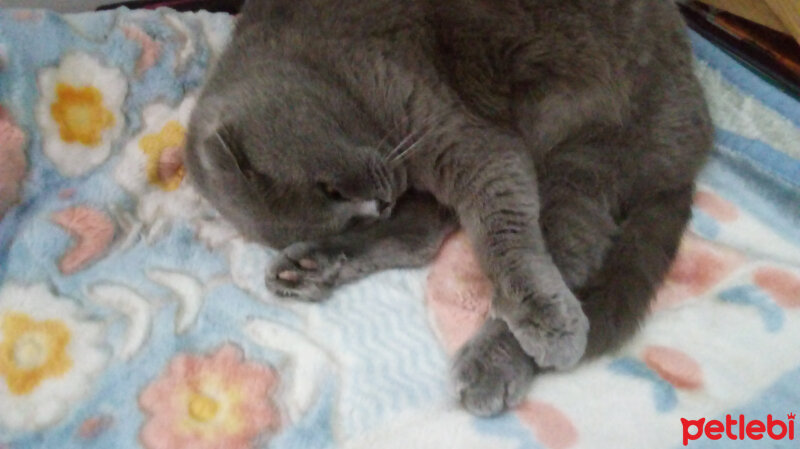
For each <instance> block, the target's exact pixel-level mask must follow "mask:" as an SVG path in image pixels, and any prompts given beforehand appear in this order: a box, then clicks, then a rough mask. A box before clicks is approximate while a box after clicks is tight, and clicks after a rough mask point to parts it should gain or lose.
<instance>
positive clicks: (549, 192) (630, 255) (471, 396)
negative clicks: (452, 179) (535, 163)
mask: <svg viewBox="0 0 800 449" xmlns="http://www.w3.org/2000/svg"><path fill="white" fill-rule="evenodd" d="M574 185H575V184H574V183H565V184H560V185H551V186H548V187H544V188H543V196H544V198H543V201H544V207H543V210H542V227H543V230H544V232H545V239H546V241H547V244H548V249H549V250H550V252H551V254H552V255H553V258H554V260H555V262H556V264H557V265H558V266H559V269H560V270H561V272H562V275H563V276H564V279H565V280H566V281H567V282H568V283H569V284H570V287H571V288H573V289H574V290H575V291H576V295H577V296H578V299H579V300H580V301H581V306H582V308H583V311H584V313H585V314H586V316H587V318H588V319H589V336H588V342H587V349H586V353H585V354H584V359H586V358H590V357H594V356H598V355H602V354H604V353H607V352H608V351H611V350H613V349H615V348H617V347H618V346H620V345H621V344H623V343H624V342H625V341H627V339H629V338H630V337H631V336H632V335H633V333H634V332H635V331H636V329H637V328H638V326H639V323H640V322H641V320H642V319H643V318H644V316H645V315H646V313H647V310H648V309H649V305H650V303H651V300H652V298H653V296H654V294H655V290H656V288H657V287H658V285H659V284H660V282H661V280H662V279H663V277H664V276H665V275H666V272H667V270H668V269H669V267H670V265H671V263H672V260H673V258H674V256H675V253H676V252H677V249H678V246H679V243H680V239H681V236H682V235H683V231H684V228H685V226H686V223H687V221H688V219H689V215H690V211H691V198H692V193H693V187H692V186H686V187H682V188H678V189H675V190H671V191H664V192H660V193H657V194H654V195H652V196H650V197H649V198H648V199H647V200H644V201H641V202H640V203H639V204H636V205H633V206H632V207H630V209H629V210H627V211H624V213H623V217H622V220H621V221H620V222H619V225H616V226H615V223H616V221H615V220H613V218H612V217H611V214H610V213H609V212H608V211H607V210H606V209H605V208H603V207H596V205H598V204H603V203H602V202H598V200H602V195H603V189H602V188H599V187H598V188H597V189H596V190H592V189H587V190H583V191H575V190H574ZM589 192H591V193H589ZM609 193H610V192H609ZM598 195H600V197H598ZM591 224H595V226H591ZM515 342H516V340H515V339H514V335H513V334H512V333H511V332H510V331H509V330H508V329H507V328H502V327H498V326H497V324H496V323H493V322H491V321H490V322H487V323H486V324H485V325H484V327H483V329H482V330H481V331H480V332H479V333H478V334H477V335H476V336H475V337H474V338H473V339H472V340H470V341H469V342H468V343H467V344H466V345H465V347H464V348H463V349H462V350H461V351H460V352H459V354H458V355H457V358H456V362H455V364H454V375H455V377H456V380H455V382H456V387H457V389H458V394H459V396H460V399H461V402H462V404H463V405H464V406H465V407H466V408H467V409H468V410H470V411H471V412H473V413H476V414H479V415H486V414H493V413H499V412H501V411H502V410H503V409H505V408H507V407H512V406H514V405H516V404H517V403H519V402H520V401H521V400H522V398H523V396H524V394H525V391H526V389H525V388H520V386H521V385H522V386H527V385H525V384H520V382H519V381H518V379H523V380H525V381H527V382H528V383H530V382H531V381H532V380H533V377H534V376H535V374H536V373H537V372H539V371H541V370H540V368H538V367H537V366H536V364H535V362H534V361H533V359H532V358H530V357H528V356H526V355H525V353H524V352H522V351H521V348H520V347H519V345H518V343H517V344H516V346H515ZM489 360H491V361H492V363H495V364H499V365H500V366H494V367H488V366H487V361H489ZM512 379H514V380H513V382H514V384H513V385H514V386H513V388H511V386H512Z"/></svg>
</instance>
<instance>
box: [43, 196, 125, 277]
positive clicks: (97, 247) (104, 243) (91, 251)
mask: <svg viewBox="0 0 800 449" xmlns="http://www.w3.org/2000/svg"><path fill="white" fill-rule="evenodd" d="M53 222H55V223H56V224H58V225H59V226H61V227H62V228H64V229H65V230H66V231H67V232H69V233H70V234H71V235H73V236H74V237H75V240H76V244H75V246H73V247H72V248H70V249H69V250H67V252H66V253H65V254H64V256H63V257H62V258H61V261H60V262H59V264H58V267H59V269H60V270H61V272H62V273H63V274H65V275H70V274H74V273H76V272H78V271H80V270H82V269H83V268H84V267H86V266H87V265H89V264H90V263H91V262H93V261H95V260H97V259H98V258H100V257H101V256H102V255H103V254H104V253H105V252H106V249H107V248H108V246H109V245H110V244H111V241H112V240H114V223H113V222H112V221H111V220H110V219H109V218H108V217H107V216H106V215H105V214H104V213H102V212H100V211H98V210H95V209H92V208H91V207H86V206H78V207H73V208H70V209H65V210H62V211H60V212H57V213H55V214H54V215H53Z"/></svg>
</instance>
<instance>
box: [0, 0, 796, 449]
mask: <svg viewBox="0 0 800 449" xmlns="http://www.w3.org/2000/svg"><path fill="white" fill-rule="evenodd" d="M232 25H233V19H232V18H231V17H230V16H226V15H212V14H207V13H198V14H188V13H187V14H179V13H176V12H174V11H171V10H167V9H162V10H157V11H146V12H145V11H129V10H125V9H122V10H119V11H115V12H107V13H90V14H81V15H66V16H59V15H56V14H52V13H44V12H39V11H19V10H17V11H14V10H0V217H2V221H0V448H2V449H33V448H48V449H55V448H58V449H69V448H112V447H113V448H118V449H133V448H146V449H188V448H192V449H204V448H208V449H246V448H256V447H263V448H267V447H268V448H273V449H315V448H321V449H322V448H347V449H361V448H363V449H374V448H386V449H389V448H398V449H400V448H402V449H406V448H414V449H426V448H430V449H442V448H452V449H472V448H475V449H478V448H480V449H526V448H552V449H567V448H592V449H597V448H649V449H658V448H677V447H683V443H684V442H687V443H688V444H690V445H692V446H693V447H725V446H726V445H728V444H732V442H731V439H730V436H729V434H727V435H726V434H724V433H723V434H722V435H723V436H724V438H726V439H723V440H722V441H719V440H717V439H712V438H710V437H709V436H708V435H711V436H712V437H713V436H716V437H720V435H719V433H717V434H716V435H714V434H713V433H709V432H706V433H705V434H704V433H702V429H697V428H696V427H695V428H688V427H687V426H686V425H685V424H684V423H683V422H682V421H681V419H682V418H684V419H688V420H698V419H701V418H707V419H709V420H711V419H714V418H716V419H720V420H721V422H722V423H723V424H725V425H727V426H730V423H727V424H726V423H725V417H726V415H732V416H734V417H738V416H740V415H741V416H746V419H761V420H766V419H767V415H768V414H769V415H773V417H774V418H775V419H781V420H783V421H782V422H784V423H785V424H786V425H788V426H790V427H792V426H794V421H793V420H790V419H789V418H788V417H787V416H786V415H787V414H788V413H790V412H796V411H797V410H798V408H800V344H798V341H800V231H798V230H799V229H800V160H799V159H800V104H798V103H797V102H795V101H793V100H792V99H790V98H789V97H787V96H784V95H783V94H781V93H780V92H778V91H777V90H775V89H774V88H773V87H771V86H770V85H768V84H766V83H764V82H763V81H761V80H760V79H758V78H757V77H755V76H754V75H752V74H751V73H750V72H748V71H747V70H745V69H744V68H743V67H741V66H739V65H738V64H736V63H735V62H733V61H732V60H730V59H729V58H728V57H727V56H725V55H724V54H722V53H721V52H720V51H719V50H717V49H716V48H714V47H713V46H711V45H710V44H709V43H708V42H706V41H704V40H703V39H701V38H699V37H697V36H693V43H694V45H695V49H696V53H697V56H698V63H697V73H698V74H699V75H700V77H701V78H702V80H703V83H704V85H705V87H706V90H707V94H708V96H709V99H710V103H711V107H712V111H713V115H714V119H715V122H716V125H717V130H718V145H717V149H716V152H715V153H714V156H713V157H712V159H711V161H710V162H709V165H708V167H707V169H706V170H705V171H704V173H703V175H702V178H701V180H700V182H699V188H698V192H697V197H696V207H695V209H694V218H693V220H692V224H691V229H690V231H689V232H688V233H687V236H686V239H685V242H684V245H683V248H682V251H681V253H680V256H679V257H678V260H677V262H676V264H675V267H674V269H673V270H672V273H671V274H670V276H669V279H668V280H667V282H666V283H665V285H664V287H663V289H662V290H661V292H660V294H659V295H658V300H657V301H656V303H655V305H654V307H653V311H652V314H651V316H650V317H649V319H648V320H647V322H646V323H645V325H644V326H643V329H642V332H641V334H640V335H639V336H638V337H637V338H636V339H635V340H634V341H633V342H631V343H630V344H628V345H627V346H626V347H625V348H623V349H622V350H620V351H619V352H618V353H616V354H612V355H609V356H607V357H604V358H602V359H600V360H597V361H594V362H592V363H590V364H586V365H583V366H581V367H579V368H577V369H575V370H574V371H572V372H569V373H562V374H547V375H544V376H542V377H541V378H539V379H538V380H537V382H536V383H535V385H534V387H533V389H532V390H531V392H530V396H529V398H528V400H527V401H526V402H525V403H524V404H523V405H522V406H521V407H519V408H518V409H517V410H515V411H513V412H512V413H508V414H506V415H504V416H502V417H499V418H495V419H478V418H474V417H472V416H469V415H468V414H466V413H464V412H463V411H461V410H460V409H459V407H458V406H457V405H456V401H455V399H454V398H453V395H452V393H451V391H450V389H449V387H448V386H449V383H448V359H449V355H450V354H452V352H453V351H454V350H455V349H456V348H458V346H459V345H460V344H462V343H463V341H464V340H465V339H466V338H468V337H469V335H470V334H471V333H472V332H473V331H474V329H475V328H476V327H477V326H478V325H479V324H480V322H481V320H483V318H484V317H485V314H486V311H487V310H488V289H487V285H486V281H485V279H483V278H482V275H481V273H480V271H479V270H478V269H477V268H476V265H475V263H474V259H472V257H471V250H470V248H469V244H468V242H466V240H465V239H464V238H463V237H462V236H455V237H453V238H451V239H450V241H449V242H448V243H447V245H446V247H445V248H444V249H443V251H442V253H441V255H440V256H439V258H438V260H437V261H436V262H435V263H434V264H433V266H432V268H430V269H426V270H411V271H393V272H386V273H382V274H378V275H374V276H371V277H370V278H368V279H366V280H364V281H362V282H359V283H356V284H354V285H351V286H348V287H346V288H343V289H341V290H340V291H339V292H338V293H337V294H336V295H335V296H334V297H333V298H332V299H331V300H330V301H328V302H326V303H324V304H321V305H307V304H297V303H292V302H287V301H283V300H279V299H277V298H275V297H273V296H271V295H270V294H269V293H268V292H267V291H266V290H265V288H264V286H263V285H262V279H263V273H264V271H265V267H266V265H267V263H268V261H269V259H270V257H271V256H272V252H271V251H270V250H268V249H265V248H262V247H259V246H257V245H254V244H252V243H249V242H247V241H245V240H243V239H242V238H240V237H239V236H238V235H237V233H236V232H235V231H233V230H232V229H231V228H230V227H229V226H228V225H227V224H226V223H225V222H224V221H223V220H221V219H220V218H219V217H218V216H217V215H216V214H215V213H214V212H213V210H210V209H209V208H208V207H207V206H206V205H205V204H204V203H203V201H201V200H200V199H199V198H198V197H197V195H196V194H195V193H194V191H193V190H192V187H191V186H190V185H189V183H188V182H185V179H184V170H183V166H182V154H183V145H184V141H185V132H186V125H187V119H188V115H189V113H190V111H191V109H192V106H193V102H194V98H195V96H196V95H197V91H198V87H199V86H200V84H201V81H202V78H203V75H204V73H205V71H206V70H207V67H208V66H209V64H212V63H213V61H214V58H215V56H216V55H217V54H218V53H219V51H220V49H221V48H222V47H223V46H224V45H225V42H226V37H227V36H228V35H229V33H230V30H231V27H232ZM770 419H772V418H770ZM701 426H702V424H701ZM748 428H749V427H748ZM705 430H708V427H706V429H705ZM712 430H713V429H712ZM793 430H794V429H793V427H792V431H793ZM733 435H734V436H736V435H737V433H736V432H735V431H734V433H733ZM772 435H773V434H769V435H767V434H764V435H761V436H763V437H764V438H765V439H766V441H760V442H759V441H756V440H754V439H749V440H748V441H744V442H743V441H739V442H738V443H740V445H737V447H756V445H758V444H771V445H772V446H771V447H794V446H792V445H793V444H796V442H794V441H793V440H790V439H789V436H788V434H787V435H784V437H783V439H780V438H777V436H779V435H777V434H775V437H776V438H773V437H772ZM791 435H794V433H791ZM797 435H798V437H800V431H798V432H797ZM687 436H688V437H687ZM745 436H746V435H745ZM726 443H727V444H726ZM748 444H750V445H749V446H748ZM758 447H765V446H758Z"/></svg>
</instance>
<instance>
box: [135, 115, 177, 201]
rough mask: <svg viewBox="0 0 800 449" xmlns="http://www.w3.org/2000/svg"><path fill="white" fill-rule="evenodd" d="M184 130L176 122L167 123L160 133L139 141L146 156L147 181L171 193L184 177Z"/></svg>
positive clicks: (149, 135)
mask: <svg viewBox="0 0 800 449" xmlns="http://www.w3.org/2000/svg"><path fill="white" fill-rule="evenodd" d="M185 143H186V129H185V128H184V127H183V126H182V125H181V124H180V123H179V122H178V121H176V120H171V121H169V122H167V124H166V125H165V126H164V128H162V129H161V131H160V132H158V133H155V134H148V135H146V136H144V137H142V139H141V140H140V141H139V148H140V149H141V150H142V152H143V153H144V154H145V155H147V168H146V170H147V180H148V182H149V183H150V184H153V185H156V186H158V187H160V188H161V189H162V190H165V191H167V192H171V191H173V190H175V189H177V188H178V187H180V185H181V181H183V176H184V167H183V146H184V144H185Z"/></svg>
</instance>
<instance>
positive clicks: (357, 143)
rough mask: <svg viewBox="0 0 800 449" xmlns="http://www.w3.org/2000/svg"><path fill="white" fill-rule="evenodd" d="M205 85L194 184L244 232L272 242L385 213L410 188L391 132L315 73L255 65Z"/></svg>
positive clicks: (194, 140)
mask: <svg viewBox="0 0 800 449" xmlns="http://www.w3.org/2000/svg"><path fill="white" fill-rule="evenodd" d="M248 70H251V71H252V72H251V73H248V74H246V76H241V74H237V75H240V76H236V75H232V76H230V79H229V80H225V79H224V77H223V79H220V72H218V73H217V75H216V76H215V79H212V80H211V82H209V83H208V84H207V86H206V88H205V90H204V94H203V95H202V96H201V98H200V100H199V101H198V105H197V107H196V109H195V111H194V114H193V116H192V119H191V123H190V127H189V139H188V147H189V148H188V151H187V161H186V164H187V168H188V170H189V173H190V175H191V178H192V179H193V182H194V184H195V186H196V187H197V188H198V189H199V190H200V192H201V193H202V194H203V195H204V196H205V197H206V198H207V199H209V200H210V201H211V203H212V204H213V205H214V206H215V207H216V208H217V209H218V210H219V211H220V212H221V213H222V214H223V215H224V216H225V217H226V218H227V219H229V220H230V221H232V222H233V223H234V224H235V225H236V226H237V227H238V228H239V230H240V231H242V232H243V233H244V234H246V235H248V236H250V237H252V238H256V239H258V240H260V241H262V242H265V243H267V244H270V245H271V246H274V247H279V248H280V247H284V246H286V245H288V244H290V243H293V242H296V241H305V240H311V239H316V238H319V237H323V236H330V235H335V234H338V233H341V232H342V231H344V230H346V229H348V228H350V227H352V226H356V225H358V224H360V223H364V222H368V221H373V220H376V219H381V218H386V217H387V216H388V214H390V213H391V208H392V206H393V204H394V202H395V200H396V199H397V198H398V196H400V194H402V191H403V190H404V189H405V176H404V175H403V173H402V172H401V171H399V169H397V168H395V169H390V168H389V167H388V165H387V164H386V163H385V161H384V158H383V157H382V154H384V153H385V152H383V151H380V148H379V147H380V146H381V145H383V142H382V141H383V137H384V136H385V131H383V130H381V129H379V127H377V126H376V125H375V123H374V121H373V120H372V119H371V118H370V117H368V116H367V114H366V113H365V112H364V111H363V110H362V109H361V108H360V107H359V106H358V103H357V101H355V100H354V99H353V98H351V97H350V96H349V95H348V94H347V92H345V91H344V90H343V89H341V88H337V86H336V85H335V83H334V82H332V81H329V80H326V79H324V77H322V76H320V75H319V74H318V73H315V72H314V71H312V70H310V69H306V68H303V67H301V66H298V65H294V64H285V63H277V62H276V63H274V64H263V65H259V64H258V63H255V64H252V65H250V66H249V68H248Z"/></svg>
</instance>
